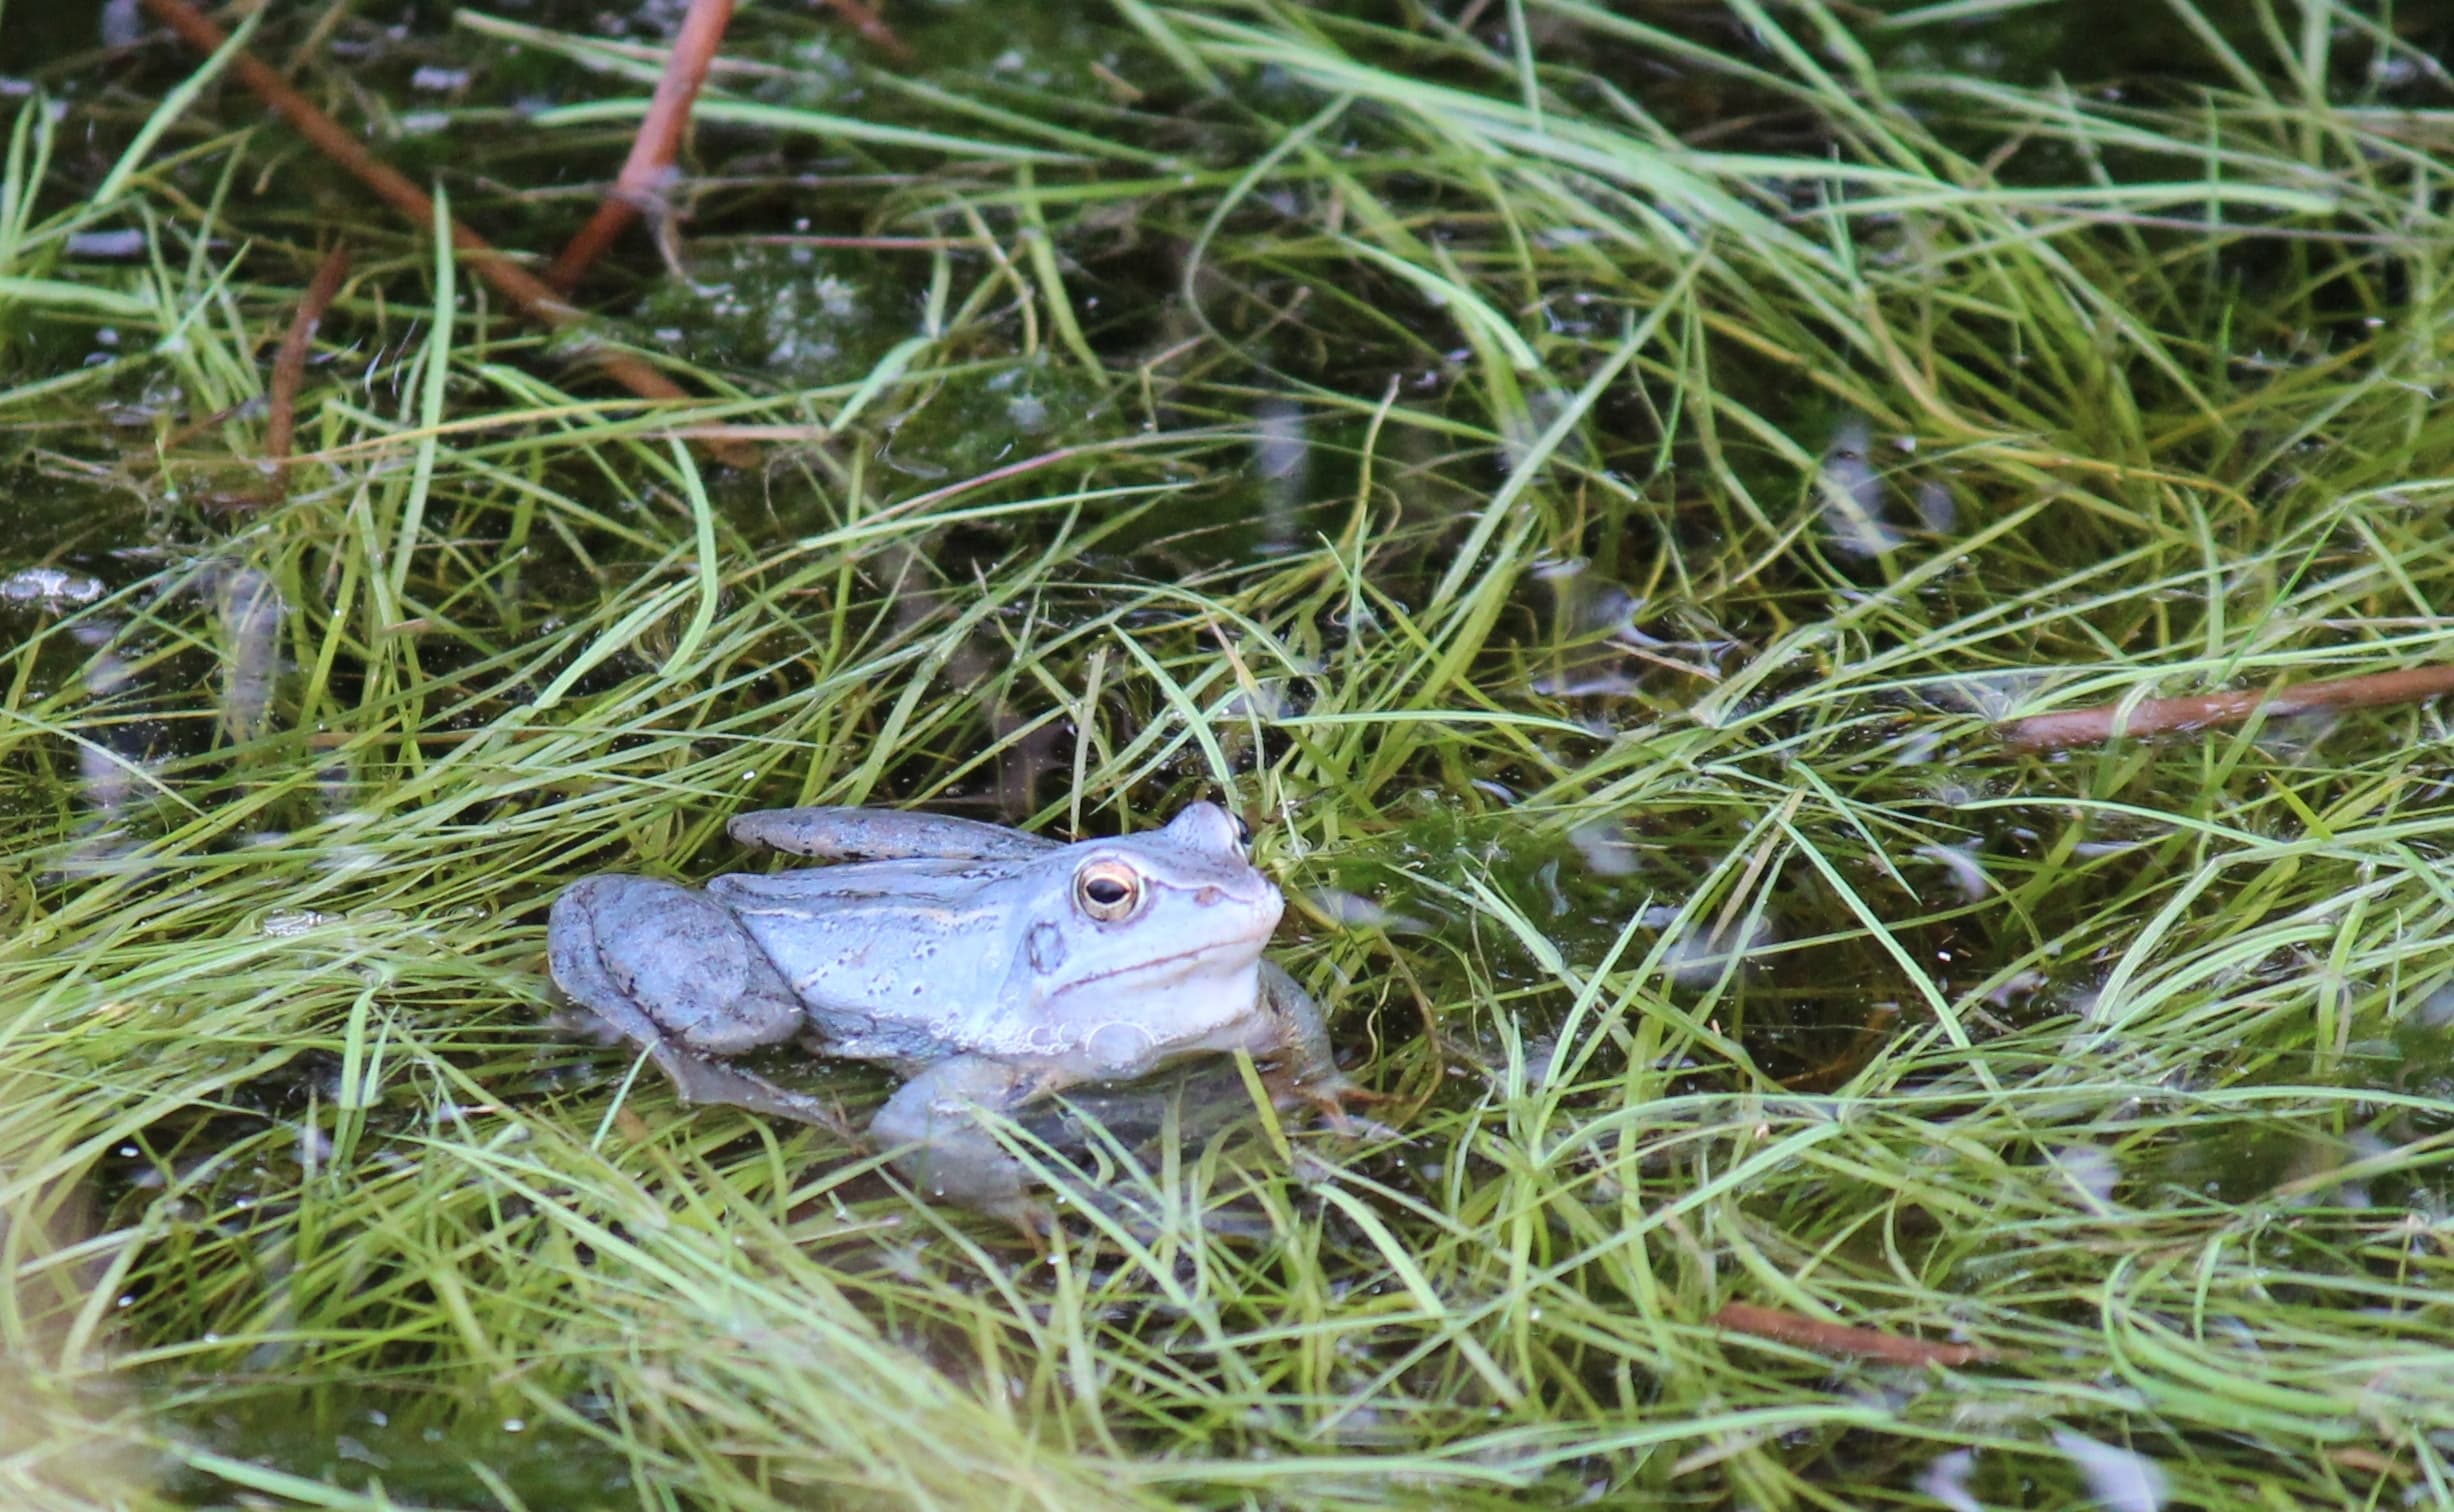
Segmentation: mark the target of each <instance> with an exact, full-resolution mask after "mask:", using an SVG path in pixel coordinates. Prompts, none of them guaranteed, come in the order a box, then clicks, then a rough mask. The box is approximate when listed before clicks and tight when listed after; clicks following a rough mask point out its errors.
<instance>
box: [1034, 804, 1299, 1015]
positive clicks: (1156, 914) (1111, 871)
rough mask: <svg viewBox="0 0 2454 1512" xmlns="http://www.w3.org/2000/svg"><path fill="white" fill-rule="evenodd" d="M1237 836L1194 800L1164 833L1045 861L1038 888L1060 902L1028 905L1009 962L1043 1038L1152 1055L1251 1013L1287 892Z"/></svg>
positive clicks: (1046, 899) (1076, 849) (1229, 823)
mask: <svg viewBox="0 0 2454 1512" xmlns="http://www.w3.org/2000/svg"><path fill="white" fill-rule="evenodd" d="M1248 840H1249V836H1248V834H1247V832H1246V831H1245V828H1244V825H1243V823H1242V822H1241V821H1239V820H1237V819H1235V818H1234V817H1233V816H1231V815H1229V814H1228V812H1227V811H1226V810H1225V809H1222V808H1220V807H1219V806H1218V805H1216V804H1213V803H1196V804H1194V805H1193V806H1192V807H1190V808H1188V809H1186V810H1185V811H1184V812H1183V813H1181V814H1178V815H1177V816H1176V817H1175V818H1174V819H1173V820H1171V821H1169V823H1168V824H1167V826H1166V827H1165V828H1163V829H1157V830H1152V831H1149V832H1147V833H1144V834H1139V835H1128V836H1124V837H1122V838H1119V839H1115V840H1090V841H1085V842H1083V843H1082V844H1079V845H1069V846H1067V847H1065V849H1064V850H1063V851H1061V852H1058V853H1057V854H1056V855H1053V856H1051V857H1050V858H1049V863H1050V864H1051V869H1050V871H1049V873H1048V875H1049V877H1050V886H1049V888H1048V892H1049V893H1050V894H1053V893H1054V892H1055V891H1056V890H1057V888H1058V887H1060V886H1061V887H1062V889H1063V893H1064V896H1063V898H1062V899H1061V900H1060V899H1058V898H1056V897H1054V896H1043V897H1042V898H1041V900H1040V903H1039V906H1038V907H1037V908H1035V909H1034V910H1033V912H1034V914H1035V915H1036V917H1035V918H1034V919H1033V921H1032V923H1031V925H1030V926H1029V930H1028V933H1027V935H1026V937H1025V940H1024V943H1023V960H1022V962H1021V963H1020V964H1021V965H1022V966H1023V967H1024V969H1026V970H1028V971H1029V972H1030V973H1031V975H1032V978H1033V988H1034V990H1033V992H1032V994H1031V995H1032V997H1033V999H1034V1000H1035V1001H1036V1002H1037V1003H1038V1005H1039V1007H1038V1013H1039V1014H1040V1015H1041V1019H1042V1023H1043V1025H1044V1027H1045V1028H1046V1029H1048V1030H1050V1031H1053V1033H1052V1036H1051V1037H1052V1038H1053V1039H1055V1040H1056V1041H1058V1042H1060V1043H1064V1042H1071V1043H1073V1044H1077V1045H1079V1044H1085V1043H1089V1044H1091V1045H1092V1046H1093V1048H1095V1049H1097V1050H1099V1051H1101V1052H1102V1053H1103V1054H1104V1053H1107V1052H1108V1044H1107V1042H1108V1041H1116V1042H1118V1043H1117V1044H1116V1046H1115V1049H1116V1050H1117V1051H1119V1052H1121V1051H1122V1050H1123V1049H1124V1048H1125V1042H1134V1041H1138V1042H1140V1043H1142V1044H1143V1045H1144V1046H1145V1047H1147V1048H1148V1049H1151V1050H1158V1049H1164V1048H1165V1047H1166V1046H1169V1045H1171V1044H1180V1043H1182V1042H1184V1041H1186V1040H1190V1039H1195V1038H1198V1037H1200V1036H1201V1035H1203V1034H1206V1033H1208V1032H1210V1031H1211V1030H1214V1029H1217V1028H1219V1027H1220V1026H1222V1025H1224V1024H1228V1023H1231V1022H1234V1021H1236V1020H1238V1019H1240V1018H1242V1017H1244V1016H1246V1015H1249V1014H1251V1013H1252V1012H1254V1011H1255V1007H1254V1005H1255V1003H1256V1002H1257V1001H1258V999H1259V995H1260V975H1259V974H1260V969H1261V949H1262V947H1263V946H1264V945H1265V944H1267V943H1268V942H1269V938H1270V931H1271V930H1273V929H1275V928H1277V927H1278V916H1279V914H1280V913H1281V912H1282V911H1283V910H1284V909H1285V907H1286V900H1285V899H1284V898H1282V897H1280V896H1279V892H1278V887H1277V885H1276V884H1275V883H1273V882H1271V881H1270V879H1269V878H1268V877H1266V876H1263V875H1262V874H1261V873H1260V872H1259V871H1256V870H1255V869H1254V868H1253V864H1252V862H1251V860H1250V859H1248V857H1247V856H1246V853H1245V846H1246V844H1247V842H1248ZM1060 868H1061V869H1060ZM1069 1030H1070V1031H1072V1032H1070V1033H1069V1032H1068V1031H1069ZM1109 1058H1113V1059H1118V1060H1127V1059H1134V1058H1137V1057H1135V1056H1130V1055H1124V1054H1113V1055H1110V1057H1109Z"/></svg>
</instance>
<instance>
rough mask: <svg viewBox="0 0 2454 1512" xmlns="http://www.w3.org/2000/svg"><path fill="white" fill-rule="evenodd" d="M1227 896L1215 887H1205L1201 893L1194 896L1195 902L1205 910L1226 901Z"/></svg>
mask: <svg viewBox="0 0 2454 1512" xmlns="http://www.w3.org/2000/svg"><path fill="white" fill-rule="evenodd" d="M1226 896H1227V895H1226V894H1225V893H1222V892H1220V891H1219V890H1218V889H1217V888H1215V887H1205V888H1203V889H1202V890H1201V891H1199V892H1197V893H1195V894H1193V901H1194V902H1195V903H1197V904H1199V905H1201V906H1202V907H1203V908H1208V907H1210V906H1211V905H1213V904H1216V903H1219V902H1222V901H1224V900H1225V898H1226Z"/></svg>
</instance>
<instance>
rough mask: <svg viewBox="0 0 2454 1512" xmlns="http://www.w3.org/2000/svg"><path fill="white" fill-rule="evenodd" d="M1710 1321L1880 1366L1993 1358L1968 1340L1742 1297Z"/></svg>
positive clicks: (1966, 1362)
mask: <svg viewBox="0 0 2454 1512" xmlns="http://www.w3.org/2000/svg"><path fill="white" fill-rule="evenodd" d="M1713 1323H1714V1325H1715V1326H1716V1327H1719V1328H1721V1329H1724V1330H1726V1331H1728V1332H1730V1333H1740V1334H1752V1335H1754V1336H1755V1337H1756V1338H1759V1339H1773V1340H1777V1341H1779V1342H1780V1343H1783V1344H1796V1345H1799V1346H1801V1347H1802V1348H1806V1349H1812V1350H1814V1351H1815V1352H1816V1353H1818V1354H1828V1355H1840V1356H1843V1357H1845V1358H1848V1359H1856V1360H1880V1361H1882V1362H1883V1363H1884V1364H1886V1365H1943V1366H1955V1365H1969V1364H1974V1363H1976V1362H1977V1361H1980V1360H1988V1359H1993V1358H1995V1356H1994V1355H1993V1354H1992V1353H1991V1352H1990V1351H1987V1350H1983V1349H1980V1348H1978V1347H1977V1346H1976V1345H1974V1344H1929V1343H1927V1342H1926V1341H1925V1340H1923V1339H1912V1338H1908V1337H1906V1336H1904V1335H1901V1334H1893V1333H1885V1332H1883V1331H1882V1330H1881V1329H1875V1328H1852V1327H1850V1326H1849V1325H1848V1324H1846V1323H1826V1322H1824V1321H1823V1320H1822V1319H1820V1318H1808V1317H1801V1316H1800V1315H1799V1314H1797V1313H1793V1312H1783V1311H1782V1310H1781V1309H1779V1308H1777V1307H1756V1306H1752V1305H1750V1304H1748V1303H1745V1302H1732V1303H1729V1304H1728V1305H1726V1306H1724V1307H1723V1308H1722V1309H1721V1311H1719V1312H1717V1313H1715V1314H1713Z"/></svg>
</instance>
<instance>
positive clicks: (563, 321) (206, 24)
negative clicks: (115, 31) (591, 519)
mask: <svg viewBox="0 0 2454 1512" xmlns="http://www.w3.org/2000/svg"><path fill="white" fill-rule="evenodd" d="M144 6H145V9H147V10H149V11H151V12H152V13H153V15H154V19H156V20H158V21H160V22H161V23H162V24H163V25H165V26H167V27H169V28H170V29H171V30H172V31H175V32H177V33H178V34H179V35H180V36H181V37H182V38H184V39H185V40H186V42H187V44H188V45H189V46H190V47H193V48H195V49H196V50H198V51H199V52H204V53H211V52H213V51H215V50H216V49H218V48H219V47H221V46H222V44H223V43H225V42H227V41H229V40H230V37H229V34H228V33H227V32H224V31H223V30H222V29H221V28H220V27H218V26H216V25H214V24H213V23H212V22H211V21H210V20H207V19H206V18H205V16H204V13H203V12H201V11H199V10H197V9H196V7H195V6H193V5H190V4H189V3H188V0H144ZM230 70H231V72H233V73H235V74H237V75H238V77H239V81H240V82H241V83H243V84H245V85H246V86H247V87H248V88H249V89H251V90H253V91H255V94H256V97H257V98H258V99H261V100H262V101H263V102H264V103H265V104H266V105H268V106H270V107H271V108H272V109H273V111H274V112H275V113H276V114H278V115H279V116H280V117H281V118H282V119H283V120H286V121H288V122H289V123H290V125H291V126H292V128H294V129H295V130H296V131H297V132H298V134H299V135H300V136H303V137H305V138H306V139H307V140H308V141H309V142H310V143H312V144H313V145H314V147H315V149H316V150H317V151H318V152H321V153H323V154H324V155H325V156H326V157H328V158H331V159H332V160H333V161H334V162H336V163H338V164H340V165H341V166H342V167H343V168H344V169H346V170H347V171H348V172H349V174H350V175H351V176H352V177H353V178H355V179H357V180H358V182H360V183H362V184H364V185H366V186H367V188H369V189H371V190H373V191H374V192H375V194H376V195H377V196H378V197H380V198H381V199H382V200H383V201H384V202H385V203H386V204H389V205H390V206H391V207H392V208H393V209H395V210H398V211H399V212H400V213H401V214H403V215H405V216H407V217H408V218H409V219H410V220H411V221H413V222H415V223H416V224H417V225H418V227H419V228H420V229H422V230H425V231H428V232H431V231H433V230H434V226H435V204H434V201H433V200H431V199H429V198H427V197H426V193H425V191H423V190H421V189H420V188H418V186H417V185H415V184H413V183H411V182H409V180H408V179H406V178H404V177H402V176H401V175H400V174H399V173H397V172H395V171H394V170H393V169H392V168H391V167H389V166H388V165H386V164H385V163H383V162H381V161H380V160H378V159H377V158H376V157H375V155H374V154H373V153H371V152H369V151H367V150H366V148H365V147H364V146H362V145H360V144H359V142H358V139H357V138H355V137H353V136H351V135H350V134H349V133H348V132H347V131H344V130H342V129H341V126H340V123H339V122H337V121H335V120H333V118H332V117H330V116H328V115H326V114H324V112H322V111H321V110H318V109H317V108H316V107H315V105H314V104H313V103H312V102H311V101H309V100H308V99H307V97H306V96H304V95H302V94H300V93H299V92H298V91H297V90H295V89H292V88H291V87H290V86H289V84H288V83H287V82H286V81H285V80H284V79H283V78H282V77H281V76H280V75H279V74H277V73H275V72H273V71H272V69H270V68H268V67H266V66H265V65H264V64H263V63H262V62H261V61H259V60H258V59H257V58H256V57H255V56H254V55H253V54H251V53H248V52H246V51H244V50H242V51H239V52H236V53H233V54H231V57H230ZM451 235H452V245H453V247H455V248H456V249H458V251H459V253H460V255H461V258H462V260H463V261H465V262H466V263H467V264H468V266H469V268H470V270H471V271H472V272H474V273H475V274H476V275H477V276H478V277H479V278H482V279H484V280H485V281H486V282H487V283H489V284H491V285H493V287H494V289H495V291H496V292H497V293H499V294H501V295H502V296H503V297H504V298H505V299H508V300H510V301H511V303H512V304H513V306H514V307H516V308H517V309H518V310H519V311H520V312H521V313H522V314H524V315H526V316H528V317H529V318H530V319H532V320H535V321H537V322H538V323H539V324H542V325H548V326H566V325H569V324H571V323H572V322H573V321H576V320H578V319H579V318H580V315H579V311H577V310H575V309H573V308H571V306H570V305H569V304H567V303H566V302H564V300H563V298H562V296H561V295H559V294H557V293H555V292H554V291H553V290H552V289H550V288H548V287H546V285H545V284H544V283H543V282H542V281H540V280H539V279H538V278H537V276H536V275H535V274H533V273H530V272H529V271H528V270H527V269H525V268H523V267H521V266H520V265H519V264H518V263H516V262H514V261H512V260H511V259H510V258H508V257H506V256H504V255H503V254H502V253H500V252H498V251H496V250H495V248H494V246H493V245H492V244H491V243H489V242H488V241H487V240H486V239H485V238H484V237H482V236H479V235H478V234H477V233H476V232H474V231H472V230H470V229H469V228H468V227H467V226H466V225H464V224H462V223H461V222H459V221H458V220H455V221H453V222H452V227H451ZM589 356H590V358H591V359H592V360H593V361H594V362H595V363H596V365H597V366H598V367H599V368H601V369H602V370H603V371H604V373H605V376H606V377H608V378H611V379H612V380H613V381H614V382H616V383H619V384H621V385H622V386H623V387H624V388H626V389H629V390H630V391H631V392H632V393H634V394H637V395H638V396H639V397H640V398H642V399H657V400H678V399H687V398H689V397H690V396H689V395H688V394H687V393H686V392H684V391H683V389H682V387H681V386H680V385H679V384H677V383H675V382H674V381H673V380H672V379H670V378H667V377H666V376H665V375H664V374H662V373H660V372H658V371H657V370H656V369H655V368H653V367H651V366H649V365H648V364H647V363H646V362H644V361H642V360H640V359H639V358H637V357H634V356H632V355H631V354H629V353H628V352H613V351H596V352H591V353H590V354H589ZM708 450H709V451H711V452H712V453H714V454H715V455H716V456H717V457H719V458H721V459H722V460H724V461H726V462H731V463H734V464H736V465H738V464H741V463H744V462H747V461H749V460H751V455H752V454H751V453H750V451H749V449H748V448H746V447H744V446H741V445H740V444H738V443H735V442H726V441H711V442H709V443H708Z"/></svg>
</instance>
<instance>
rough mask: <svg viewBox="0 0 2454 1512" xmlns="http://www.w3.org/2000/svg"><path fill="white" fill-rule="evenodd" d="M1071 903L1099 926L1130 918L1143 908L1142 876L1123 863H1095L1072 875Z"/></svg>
mask: <svg viewBox="0 0 2454 1512" xmlns="http://www.w3.org/2000/svg"><path fill="white" fill-rule="evenodd" d="M1074 901H1075V902H1076V903H1078V904H1080V905H1081V908H1082V911H1083V912H1084V913H1086V914H1089V915H1090V916H1091V917H1092V918H1094V919H1097V920H1098V921H1099V922H1100V923H1102V924H1113V923H1115V922H1116V921H1117V920H1119V919H1126V918H1131V917H1132V916H1133V911H1134V910H1135V909H1137V908H1139V907H1141V906H1142V876H1141V873H1139V872H1137V871H1135V870H1134V869H1133V868H1132V867H1130V866H1127V865H1126V864H1125V863H1124V862H1122V861H1094V862H1092V863H1091V864H1090V865H1088V866H1086V867H1084V868H1082V870H1080V871H1078V872H1076V873H1074Z"/></svg>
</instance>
